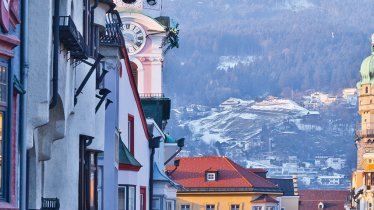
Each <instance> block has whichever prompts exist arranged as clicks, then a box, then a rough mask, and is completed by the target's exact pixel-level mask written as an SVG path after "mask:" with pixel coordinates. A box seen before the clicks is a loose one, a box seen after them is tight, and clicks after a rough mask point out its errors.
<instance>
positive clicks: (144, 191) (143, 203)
mask: <svg viewBox="0 0 374 210" xmlns="http://www.w3.org/2000/svg"><path fill="white" fill-rule="evenodd" d="M139 196H140V197H139V203H140V210H147V187H145V186H140V194H139ZM141 198H142V199H143V200H142V199H141ZM142 207H143V209H142Z"/></svg>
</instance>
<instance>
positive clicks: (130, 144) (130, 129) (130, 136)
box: [127, 114, 135, 155]
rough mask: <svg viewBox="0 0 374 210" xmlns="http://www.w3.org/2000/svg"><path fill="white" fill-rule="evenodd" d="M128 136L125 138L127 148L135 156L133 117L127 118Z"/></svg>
mask: <svg viewBox="0 0 374 210" xmlns="http://www.w3.org/2000/svg"><path fill="white" fill-rule="evenodd" d="M127 126H128V129H127V130H128V136H127V146H128V148H129V150H130V153H131V154H132V155H134V154H135V145H134V143H135V142H134V116H132V115H130V114H129V116H128V125H127Z"/></svg>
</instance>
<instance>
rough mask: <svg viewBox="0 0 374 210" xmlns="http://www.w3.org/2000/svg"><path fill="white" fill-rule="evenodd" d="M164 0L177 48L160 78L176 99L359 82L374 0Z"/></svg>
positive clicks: (217, 98)
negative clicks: (177, 28)
mask: <svg viewBox="0 0 374 210" xmlns="http://www.w3.org/2000/svg"><path fill="white" fill-rule="evenodd" d="M163 4H164V13H165V14H167V15H170V16H171V17H173V18H175V19H176V20H177V22H179V23H180V29H181V32H180V42H181V43H180V48H179V49H174V50H172V51H170V52H169V53H168V55H167V58H166V59H165V80H164V81H165V84H166V85H165V90H166V93H167V94H168V95H169V96H171V97H173V99H174V103H178V104H185V103H187V102H190V101H191V100H192V101H194V102H196V103H201V104H207V105H217V104H219V103H220V102H221V101H223V100H225V99H227V98H229V97H240V98H256V97H259V96H265V95H275V96H284V97H288V96H290V95H291V92H293V93H297V92H304V91H306V90H311V89H312V90H320V91H321V90H322V91H326V92H338V91H339V90H340V89H341V88H343V87H347V86H354V85H355V83H356V82H357V81H358V79H359V74H358V70H359V66H360V63H361V61H362V59H363V58H364V57H365V56H367V55H368V54H369V53H370V35H371V33H372V32H374V22H373V21H372V20H371V18H370V17H373V16H374V2H373V1H371V0H358V1H348V0H343V1H341V0H331V1H323V0H262V1H258V0H236V1H229V0H216V1H210V0H192V1H182V0H166V1H165V0H164V3H163ZM222 64H224V65H222ZM222 69H223V70H224V71H222Z"/></svg>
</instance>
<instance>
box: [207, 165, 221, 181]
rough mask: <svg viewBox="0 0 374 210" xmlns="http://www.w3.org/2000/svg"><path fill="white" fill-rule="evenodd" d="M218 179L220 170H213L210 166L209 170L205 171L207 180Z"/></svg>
mask: <svg viewBox="0 0 374 210" xmlns="http://www.w3.org/2000/svg"><path fill="white" fill-rule="evenodd" d="M217 180H218V171H217V170H212V169H211V168H209V169H208V170H206V171H205V181H207V182H214V181H217Z"/></svg>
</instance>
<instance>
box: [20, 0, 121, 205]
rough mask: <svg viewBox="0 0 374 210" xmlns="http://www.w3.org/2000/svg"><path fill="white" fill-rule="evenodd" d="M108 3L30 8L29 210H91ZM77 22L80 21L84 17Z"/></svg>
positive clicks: (100, 135)
mask: <svg viewBox="0 0 374 210" xmlns="http://www.w3.org/2000/svg"><path fill="white" fill-rule="evenodd" d="M114 6H115V5H114V4H113V3H112V2H111V1H103V0H99V1H90V0H83V1H78V0H55V1H44V0H42V1H33V2H32V3H30V5H29V13H30V14H32V15H30V17H29V22H30V24H29V28H28V30H29V37H28V39H29V40H28V41H29V67H30V74H29V82H28V87H27V88H28V90H29V91H28V101H27V113H26V114H27V119H26V120H27V125H26V129H27V149H28V173H27V174H28V189H29V190H28V198H27V199H28V209H40V208H41V207H42V206H45V205H46V204H45V202H46V201H47V200H48V199H50V200H49V201H50V202H52V203H53V205H56V206H60V209H62V210H65V209H66V210H71V209H79V210H83V209H97V200H96V195H97V189H96V185H97V177H98V176H99V174H98V173H99V172H98V168H97V155H98V153H99V152H102V151H104V128H105V108H106V106H105V103H106V97H107V95H108V94H109V92H107V91H106V90H105V89H103V88H102V87H101V85H100V83H101V80H100V78H101V76H104V75H103V74H102V69H101V66H100V61H101V59H102V58H103V56H101V55H100V34H102V33H103V32H105V19H106V13H107V12H109V11H110V10H111V9H113V7H114ZM82 14H83V15H82Z"/></svg>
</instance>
